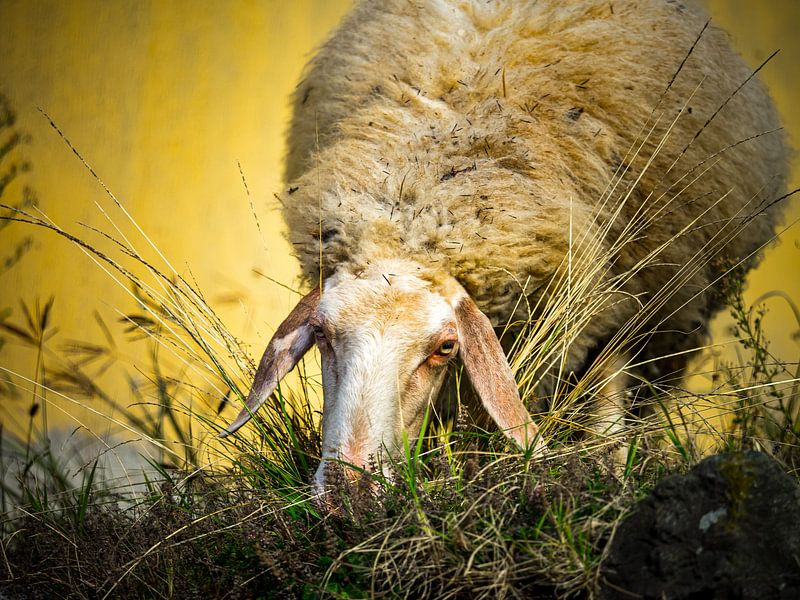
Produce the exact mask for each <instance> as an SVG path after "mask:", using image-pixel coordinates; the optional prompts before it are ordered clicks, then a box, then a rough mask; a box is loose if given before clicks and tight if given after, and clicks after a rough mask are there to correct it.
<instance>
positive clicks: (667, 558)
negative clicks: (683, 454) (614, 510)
mask: <svg viewBox="0 0 800 600" xmlns="http://www.w3.org/2000/svg"><path fill="white" fill-rule="evenodd" d="M602 575H603V587H602V593H601V597H603V598H607V599H612V598H653V599H659V600H660V599H662V598H665V599H670V600H672V599H692V600H700V599H705V598H710V599H713V598H725V599H727V598H731V599H750V598H752V599H757V600H768V599H771V598H781V599H782V598H786V599H787V600H788V599H790V598H791V599H797V598H800V488H798V485H797V482H796V481H795V480H794V479H793V478H791V477H790V476H788V475H787V474H786V473H784V471H783V469H782V468H781V467H780V465H779V464H778V463H777V462H775V461H774V460H773V459H772V458H770V457H769V456H767V455H766V454H762V453H759V452H747V453H743V454H740V453H736V454H733V453H732V454H719V455H717V456H712V457H711V458H708V459H706V460H704V461H702V462H701V463H700V464H698V465H697V466H696V467H695V468H693V469H692V470H691V471H690V472H689V473H687V474H686V475H674V476H671V477H667V478H665V479H664V480H663V481H661V482H660V483H659V484H658V485H657V486H656V488H655V489H654V490H653V493H652V494H651V495H650V496H649V497H647V498H645V499H644V500H642V501H641V502H640V503H639V504H638V505H637V506H636V508H635V509H634V510H633V512H632V513H631V514H630V516H628V517H627V518H626V519H625V520H624V521H623V522H622V524H621V525H620V526H619V528H618V529H617V531H616V534H615V535H614V539H613V541H612V542H611V548H610V551H609V555H608V558H607V559H606V561H605V563H604V565H603V569H602Z"/></svg>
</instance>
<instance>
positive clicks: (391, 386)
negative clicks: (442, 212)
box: [222, 260, 543, 488]
mask: <svg viewBox="0 0 800 600" xmlns="http://www.w3.org/2000/svg"><path fill="white" fill-rule="evenodd" d="M422 273H423V271H422V268H421V267H420V266H417V265H415V264H413V263H406V262H401V261H391V260H390V261H382V262H380V263H377V264H375V265H374V266H372V267H370V268H368V269H359V270H358V271H357V272H353V271H352V270H350V269H347V268H341V269H339V270H338V271H337V272H336V273H335V274H334V275H333V276H332V277H330V278H328V279H327V280H326V281H325V284H324V286H323V291H322V293H320V291H319V289H315V290H313V291H312V292H311V293H309V294H308V295H307V296H306V297H305V298H303V300H301V301H300V303H299V304H298V305H297V306H296V307H295V309H294V310H293V311H292V312H291V313H290V314H289V316H288V317H287V318H286V320H285V321H284V322H283V323H282V324H281V325H280V327H279V328H278V330H277V331H276V332H275V335H274V337H273V338H272V340H271V341H270V343H269V345H268V346H267V349H266V350H265V352H264V356H263V357H262V359H261V362H260V364H259V367H258V371H257V372H256V377H255V380H254V382H253V386H252V389H251V391H250V395H249V396H248V399H247V406H246V407H245V408H244V409H243V410H242V412H241V413H240V414H239V416H238V417H237V419H236V420H235V421H234V422H233V423H232V424H231V426H230V427H228V429H227V430H226V431H224V432H223V433H222V435H223V436H225V435H228V434H230V433H232V432H234V431H236V430H237V429H238V428H239V427H241V426H242V425H244V423H246V422H247V421H248V420H249V419H250V417H251V416H252V414H253V413H254V412H255V411H256V410H258V408H259V407H260V406H261V405H262V404H263V403H264V401H265V400H266V399H267V397H268V396H269V395H270V394H271V393H272V392H273V391H274V389H275V387H276V386H277V383H278V381H280V379H281V378H282V377H283V376H284V375H285V374H286V373H287V372H288V371H289V370H291V368H292V367H293V366H294V365H295V364H296V363H297V361H298V360H300V358H301V357H302V356H303V354H305V353H306V352H307V351H308V350H309V349H310V348H311V347H312V346H313V345H314V343H316V345H317V346H318V347H319V350H320V355H321V357H322V382H323V391H324V397H325V405H324V409H323V416H322V457H321V459H322V460H321V462H320V466H319V469H318V470H317V473H316V476H315V483H316V485H317V486H318V487H319V488H322V487H323V486H324V482H325V469H326V465H327V464H328V463H330V462H332V461H341V462H343V463H346V464H348V465H352V467H354V469H350V468H348V469H345V472H346V473H347V474H348V475H349V476H350V477H351V478H353V477H356V476H357V474H358V471H359V469H361V468H364V467H368V466H369V463H370V459H371V457H374V458H376V459H378V458H379V456H380V455H381V453H382V452H383V451H384V450H386V451H388V452H390V453H393V452H396V451H397V450H399V448H400V446H401V443H402V439H403V434H405V435H407V436H408V437H409V438H412V439H413V438H415V437H417V436H418V435H419V433H420V428H421V425H422V421H423V418H424V415H425V410H426V408H427V407H428V406H429V405H430V403H431V402H432V401H433V400H435V399H436V397H437V396H438V394H439V390H440V389H441V387H442V383H443V381H444V378H445V374H446V372H447V366H448V364H451V363H452V362H453V361H454V360H455V359H456V357H458V358H459V359H460V360H461V362H462V363H463V364H464V367H465V370H466V372H467V374H468V375H469V377H470V380H471V381H472V385H473V388H474V389H475V391H476V393H477V395H478V396H479V397H480V399H481V401H482V403H483V406H484V407H485V408H486V410H487V412H488V413H489V415H490V416H491V417H492V419H493V420H494V421H495V423H497V425H498V427H499V428H500V429H501V430H502V431H504V432H505V433H506V434H507V435H508V436H509V437H510V438H511V439H512V440H514V441H515V442H516V443H517V444H518V445H519V446H521V447H522V448H529V447H533V448H534V449H537V450H538V449H542V448H543V446H542V444H541V442H540V441H539V439H538V435H537V433H538V430H537V428H536V426H535V425H534V424H533V423H532V422H531V420H530V417H529V415H528V412H527V410H526V409H525V407H524V405H523V404H522V402H521V400H520V398H519V393H518V391H517V386H516V383H515V382H514V377H513V374H512V373H511V369H510V367H509V366H508V362H507V361H506V358H505V355H504V354H503V350H502V348H501V346H500V343H499V341H498V339H497V336H496V335H495V333H494V330H493V328H492V326H491V323H490V322H489V319H488V318H487V317H486V316H485V315H484V314H483V313H482V312H481V311H480V310H478V308H477V306H476V305H475V303H474V302H473V301H472V299H471V298H470V297H469V295H468V294H467V293H466V292H465V291H464V289H463V288H462V287H461V286H460V285H459V284H458V283H457V282H456V281H455V279H453V278H451V277H449V276H446V275H433V276H432V275H431V274H425V275H423V274H422ZM534 443H535V446H534Z"/></svg>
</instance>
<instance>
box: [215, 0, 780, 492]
mask: <svg viewBox="0 0 800 600" xmlns="http://www.w3.org/2000/svg"><path fill="white" fill-rule="evenodd" d="M753 75H754V72H753V70H752V69H751V68H749V67H748V66H746V65H745V63H744V62H743V61H742V60H741V59H740V58H739V56H738V55H737V54H736V53H735V52H734V50H732V49H731V46H730V43H729V40H728V39H727V37H726V34H725V33H724V32H722V31H721V30H719V29H718V28H716V27H715V26H714V25H713V24H709V23H708V21H707V17H706V16H704V15H703V13H702V11H701V10H699V9H698V8H696V7H693V6H690V5H685V4H683V3H682V2H678V1H675V0H635V1H634V0H616V1H615V2H613V3H612V2H607V1H600V0H583V1H579V2H578V1H575V2H562V1H560V0H540V1H538V2H530V1H527V0H514V1H487V0H420V1H409V0H385V1H382V2H375V1H369V0H364V1H362V2H360V3H359V4H357V5H356V6H355V8H353V9H352V11H351V12H350V13H349V14H348V15H347V16H346V18H345V19H344V20H343V22H342V24H341V25H340V27H339V28H338V30H337V31H336V32H335V33H334V34H333V36H332V37H331V38H330V39H329V40H328V41H327V42H326V43H325V44H324V45H323V46H322V47H321V49H320V50H319V51H318V53H317V54H316V56H314V57H313V59H312V60H311V62H310V64H309V65H308V67H307V69H306V72H305V75H304V77H303V79H302V81H301V83H300V84H299V85H298V87H297V90H296V93H295V95H294V115H293V120H292V122H291V125H290V128H289V131H288V155H287V160H286V167H285V182H286V192H285V193H284V194H282V195H280V200H281V203H282V206H283V215H284V217H285V220H286V224H287V226H288V238H289V241H290V242H291V244H292V246H293V248H294V251H295V253H296V255H297V257H298V258H299V261H300V263H301V265H302V268H303V273H304V278H305V281H306V282H307V283H308V284H309V285H310V286H312V287H313V289H312V291H311V292H309V293H308V294H307V295H306V296H305V297H304V298H303V299H302V300H301V301H300V302H299V304H298V305H297V306H296V307H295V308H294V309H293V310H292V311H291V313H290V314H289V316H288V317H287V318H286V320H285V321H284V322H283V323H282V324H281V325H280V327H279V328H278V329H277V331H276V332H275V335H274V337H273V338H272V340H271V341H270V342H269V344H268V346H267V348H266V350H265V352H264V356H263V357H262V359H261V362H260V364H259V366H258V370H257V373H256V375H255V379H254V382H253V386H252V390H251V392H250V395H249V396H248V398H247V402H246V406H245V407H244V408H243V410H242V411H241V413H240V414H239V416H238V417H237V418H236V420H235V421H234V422H233V423H232V424H231V425H230V426H229V427H228V428H227V429H226V430H225V431H224V432H223V433H222V435H223V436H224V435H229V434H230V433H232V432H234V431H236V430H237V429H238V428H239V427H241V426H242V425H243V424H244V423H245V422H247V421H248V420H249V419H250V417H251V416H252V415H253V413H255V412H256V411H257V410H258V408H259V407H260V406H261V405H262V404H263V403H264V401H265V399H266V398H267V397H268V396H269V395H270V394H271V393H272V392H273V391H274V390H275V388H276V386H277V383H278V382H279V381H280V379H281V378H282V377H283V376H284V375H285V374H286V373H287V372H288V371H290V370H291V369H292V368H293V366H294V365H295V364H296V363H297V362H298V361H299V360H300V358H301V357H302V356H303V355H304V354H305V353H306V352H307V351H308V350H309V349H310V348H311V347H312V346H314V345H315V344H316V346H317V347H318V348H319V351H320V355H321V363H322V387H323V392H324V409H323V413H322V456H321V461H320V465H319V468H318V470H317V472H316V475H315V477H314V481H315V483H316V485H317V486H318V487H319V488H323V489H324V484H325V467H326V465H327V464H329V463H331V462H335V461H337V460H341V461H343V462H345V463H347V464H350V465H353V467H355V468H359V467H366V466H367V465H368V464H369V460H370V457H371V456H374V455H379V454H380V452H381V451H382V450H385V451H388V452H390V453H392V452H396V451H397V450H398V448H399V447H400V445H401V440H402V437H403V435H404V434H406V435H407V436H409V437H410V438H412V439H413V438H414V437H415V436H418V435H419V433H420V428H421V425H422V422H423V417H424V414H425V411H426V409H427V407H429V406H431V405H435V403H436V402H437V398H439V396H440V394H446V392H447V386H443V382H444V380H445V379H446V373H447V371H448V369H447V366H448V365H453V364H454V363H455V361H454V359H455V358H456V357H458V358H459V359H460V362H461V363H462V364H463V367H464V370H465V371H466V373H467V375H468V376H469V380H470V382H471V385H472V387H473V388H474V395H475V396H476V397H477V399H479V400H480V403H481V404H482V406H483V407H484V409H485V411H486V414H488V415H489V416H490V417H491V419H492V420H493V421H494V423H495V424H496V426H497V427H498V428H499V429H500V430H502V431H503V432H505V434H506V435H507V436H508V438H510V439H511V440H513V442H515V443H516V444H517V445H518V446H519V447H520V448H522V449H526V450H528V451H530V452H531V453H532V454H533V455H537V454H541V453H543V452H544V451H545V450H546V448H545V445H544V443H543V441H542V439H541V437H542V436H541V435H540V432H539V429H538V427H537V425H536V423H534V421H533V420H532V418H531V416H530V412H529V409H528V408H527V407H526V406H525V405H524V404H523V402H522V400H521V398H520V393H519V390H518V387H517V383H516V382H515V379H514V374H513V372H512V369H511V367H510V366H509V363H508V361H507V359H506V357H505V353H504V349H503V347H502V345H501V343H500V342H499V340H498V337H497V333H496V331H495V328H502V327H504V326H505V327H507V328H508V329H509V331H510V334H511V335H510V337H509V336H508V335H507V336H506V341H507V340H512V341H513V340H514V336H515V335H516V336H519V335H520V334H521V332H522V331H523V330H525V328H524V327H522V326H520V323H525V322H528V323H534V325H535V324H537V323H544V322H545V321H546V320H547V316H546V311H545V310H544V309H543V307H547V306H548V303H550V305H552V304H553V303H556V304H557V303H559V302H561V303H562V305H563V306H567V307H568V308H569V306H573V308H575V306H578V305H580V306H579V308H580V310H579V311H578V313H579V314H580V319H578V321H579V322H578V323H577V324H576V325H575V326H574V327H573V328H572V330H571V332H568V333H569V335H566V336H565V339H566V340H567V341H565V342H564V344H563V348H562V349H561V351H560V354H559V353H556V354H558V357H557V360H555V361H551V362H550V363H549V364H548V365H546V366H545V367H543V372H542V373H540V374H539V376H538V378H537V379H536V382H535V388H536V391H537V394H538V396H539V397H540V398H541V397H545V396H547V395H548V393H552V391H553V390H554V386H555V387H557V385H558V381H559V380H560V379H559V374H560V375H561V379H563V375H564V374H565V373H570V372H572V373H582V372H585V371H586V369H587V368H588V366H589V365H591V364H593V363H594V362H597V361H600V362H599V363H598V364H601V367H600V374H601V376H600V383H599V384H598V385H597V386H595V387H594V388H593V389H592V393H591V395H592V396H593V398H594V401H595V411H594V414H595V418H596V421H597V425H596V428H595V430H596V431H598V432H601V433H607V434H613V433H618V432H619V431H620V430H621V427H622V426H623V425H624V421H625V414H626V411H627V410H629V409H630V406H629V399H628V395H627V394H626V393H625V392H626V390H627V389H629V387H630V386H631V385H632V384H633V382H634V381H635V380H637V379H642V380H647V381H651V380H657V379H658V378H659V377H663V376H666V375H670V376H672V377H675V376H678V375H680V374H682V373H683V372H684V370H685V367H686V363H687V360H688V357H689V356H690V355H691V350H692V349H694V348H697V347H698V346H700V345H702V343H703V340H704V339H705V338H706V335H707V326H708V323H709V320H710V318H711V317H712V316H713V314H714V313H715V312H717V311H718V309H719V308H720V300H719V298H718V296H716V295H715V294H713V293H711V289H712V288H713V287H714V286H715V285H717V284H718V283H719V282H720V280H721V279H722V278H723V277H724V276H725V275H726V274H727V273H729V272H730V271H731V267H732V265H734V266H737V268H738V269H739V271H741V272H743V271H746V270H747V269H748V268H750V267H752V265H753V264H755V263H756V258H757V256H758V252H759V250H760V249H761V248H762V247H763V246H764V244H765V243H767V242H768V241H769V240H770V239H771V238H772V236H773V232H774V227H775V224H776V222H777V219H778V218H779V213H780V204H781V203H780V202H777V201H776V199H778V198H780V197H781V193H782V190H783V189H784V185H785V182H786V177H787V173H786V171H787V148H786V144H785V141H784V137H783V135H782V134H781V133H780V131H779V129H780V125H779V122H778V118H777V116H776V112H775V110H774V108H773V106H772V103H771V101H770V99H769V97H768V95H767V93H766V91H765V89H764V87H763V86H762V84H761V83H760V82H759V81H758V80H757V78H755V77H753ZM554 281H560V282H562V285H561V287H558V286H555V285H554V284H553V283H552V282H554ZM564 282H567V283H566V284H564ZM577 282H581V283H580V285H581V286H582V287H581V290H582V291H581V290H577V289H576V288H577V286H578V283H577ZM570 302H572V303H573V305H570ZM576 310H577V309H576ZM517 342H519V340H517ZM554 382H555V383H554ZM353 473H355V471H353Z"/></svg>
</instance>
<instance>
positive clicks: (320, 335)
mask: <svg viewBox="0 0 800 600" xmlns="http://www.w3.org/2000/svg"><path fill="white" fill-rule="evenodd" d="M314 336H315V337H316V338H317V339H318V340H321V339H325V332H324V331H323V330H322V327H320V326H319V325H315V326H314Z"/></svg>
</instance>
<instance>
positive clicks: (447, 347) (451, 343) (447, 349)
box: [436, 340, 456, 356]
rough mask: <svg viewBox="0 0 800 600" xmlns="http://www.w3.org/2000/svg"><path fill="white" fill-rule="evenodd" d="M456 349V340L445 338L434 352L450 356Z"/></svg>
mask: <svg viewBox="0 0 800 600" xmlns="http://www.w3.org/2000/svg"><path fill="white" fill-rule="evenodd" d="M455 350H456V342H455V340H447V341H446V342H443V343H442V345H441V346H439V349H438V350H437V351H436V354H438V355H439V356H450V355H451V354H453V353H454V352H455Z"/></svg>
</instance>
